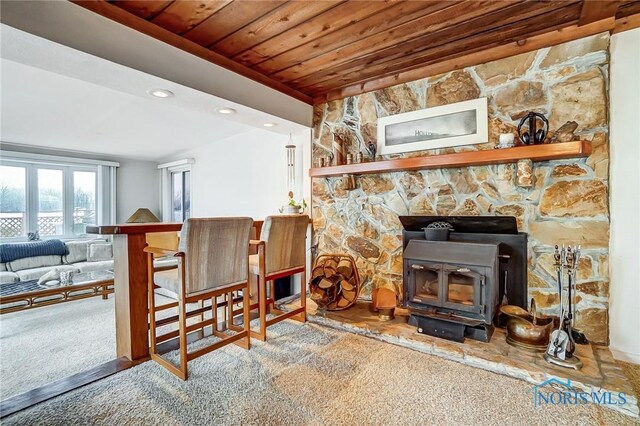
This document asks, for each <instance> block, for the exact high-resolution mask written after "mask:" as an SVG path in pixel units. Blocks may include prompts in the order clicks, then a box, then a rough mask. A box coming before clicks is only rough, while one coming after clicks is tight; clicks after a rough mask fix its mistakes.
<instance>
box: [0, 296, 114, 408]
mask: <svg viewBox="0 0 640 426" xmlns="http://www.w3.org/2000/svg"><path fill="white" fill-rule="evenodd" d="M113 309H114V304H113V296H109V299H108V300H102V298H101V297H92V298H89V299H83V300H76V301H73V302H67V303H61V304H58V305H51V306H45V307H41V308H36V309H30V310H27V311H20V312H13V313H10V314H4V315H2V316H0V399H5V398H7V397H9V396H13V395H16V394H18V393H22V392H26V391H28V390H30V389H33V388H36V387H39V386H42V385H45V384H47V383H50V382H53V381H55V380H59V379H62V378H64V377H67V376H70V375H72V374H76V373H80V372H82V371H86V370H88V369H90V368H93V367H95V366H97V365H99V364H102V363H103V362H107V361H109V360H112V359H114V358H115V357H116V339H115V316H114V313H113Z"/></svg>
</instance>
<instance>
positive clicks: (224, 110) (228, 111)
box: [218, 108, 236, 114]
mask: <svg viewBox="0 0 640 426" xmlns="http://www.w3.org/2000/svg"><path fill="white" fill-rule="evenodd" d="M218 112H219V113H220V114H235V113H236V110H235V109H233V108H218Z"/></svg>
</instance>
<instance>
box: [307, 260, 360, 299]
mask: <svg viewBox="0 0 640 426" xmlns="http://www.w3.org/2000/svg"><path fill="white" fill-rule="evenodd" d="M309 292H310V293H311V300H313V301H314V302H315V303H316V305H318V308H319V309H324V310H327V311H340V310H343V309H347V308H348V307H350V306H353V304H354V303H356V299H357V298H358V294H359V293H360V275H359V274H358V269H357V268H356V262H355V260H354V259H353V257H351V256H350V255H348V254H323V255H320V256H318V258H317V259H316V261H315V263H314V266H313V269H312V272H311V281H310V282H309Z"/></svg>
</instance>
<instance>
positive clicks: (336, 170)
mask: <svg viewBox="0 0 640 426" xmlns="http://www.w3.org/2000/svg"><path fill="white" fill-rule="evenodd" d="M590 154H591V142H590V141H573V142H559V143H551V144H544V145H526V146H518V147H515V148H506V149H490V150H484V151H468V152H459V153H455V154H444V155H430V156H426V157H413V158H399V159H396V160H385V161H372V162H369V163H358V164H346V165H343V166H329V167H314V168H311V169H309V176H311V177H330V176H343V175H363V174H373V173H387V172H399V171H408V170H422V169H444V168H451V167H467V166H482V165H487V164H504V163H515V162H517V161H518V160H520V159H523V158H528V159H530V160H533V161H547V160H561V159H566V158H579V157H588V156H589V155H590Z"/></svg>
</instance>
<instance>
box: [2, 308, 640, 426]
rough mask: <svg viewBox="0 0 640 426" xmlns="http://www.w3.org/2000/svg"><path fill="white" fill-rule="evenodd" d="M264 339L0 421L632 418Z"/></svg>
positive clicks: (394, 351)
mask: <svg viewBox="0 0 640 426" xmlns="http://www.w3.org/2000/svg"><path fill="white" fill-rule="evenodd" d="M269 334H270V340H269V341H268V342H266V343H262V342H257V341H255V342H254V344H253V348H252V349H251V351H246V350H244V349H241V348H239V347H237V346H234V345H231V346H228V347H226V348H224V349H222V350H219V351H216V352H213V353H210V354H208V355H205V356H203V357H201V358H198V359H196V360H194V361H192V362H191V363H190V364H189V367H190V374H191V376H190V379H189V380H188V381H187V382H182V381H180V380H179V379H177V378H175V377H174V376H173V375H171V374H170V373H168V372H167V371H165V370H164V369H162V368H161V367H160V366H158V365H157V364H155V363H153V362H147V363H144V364H141V365H139V366H137V367H134V368H131V369H129V370H127V371H125V372H122V373H120V374H117V375H115V376H111V377H109V378H107V379H104V380H102V381H99V382H97V383H94V384H92V385H89V386H86V387H84V388H80V389H78V390H76V391H73V392H70V393H68V394H65V395H62V396H60V397H58V398H55V399H53V400H50V401H47V402H45V403H43V404H40V405H38V406H35V407H33V408H31V409H29V410H26V411H22V412H20V413H17V414H15V415H13V416H10V417H8V418H7V419H4V420H3V424H8V425H9V424H11V425H14V424H15V425H24V424H43V425H44V424H47V425H62V424H98V425H102V424H105V425H106V424H109V425H111V424H123V425H129V424H131V425H133V424H145V425H148V424H149V425H154V424H158V425H204V424H216V425H221V424H230V425H231V424H237V425H240V424H242V425H246V424H256V425H257V424H260V425H271V424H272V425H284V424H291V425H325V424H326V425H342V424H344V425H361V424H371V425H382V424H398V425H413V424H438V425H440V424H442V425H445V424H446V425H450V424H459V425H476V424H484V425H545V426H546V425H563V424H566V425H575V424H585V425H587V424H602V425H605V424H606V425H626V424H634V423H633V422H632V420H631V419H629V418H627V417H625V416H623V415H620V414H617V413H614V412H612V411H610V410H605V409H602V408H598V407H595V406H564V407H548V406H544V407H541V408H535V407H534V406H533V401H532V398H533V394H532V388H531V386H530V385H529V384H527V383H524V382H522V381H519V380H516V379H512V378H509V377H505V376H499V375H496V374H493V373H490V372H487V371H483V370H479V369H474V368H472V367H468V366H464V365H461V364H458V363H454V362H451V361H447V360H443V359H440V358H437V357H434V356H430V355H425V354H421V353H418V352H415V351H411V350H409V349H405V348H400V347H396V346H393V345H390V344H387V343H382V342H378V341H376V340H372V339H367V338H366V337H361V336H357V335H352V334H347V333H342V332H338V331H335V330H330V329H326V328H321V327H319V326H316V325H312V324H305V325H302V324H299V323H295V322H289V321H287V322H285V323H280V324H278V325H276V326H274V327H272V328H270V333H269ZM195 345H196V346H198V343H196V344H195ZM196 346H192V348H191V349H193V348H195V347H196Z"/></svg>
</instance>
